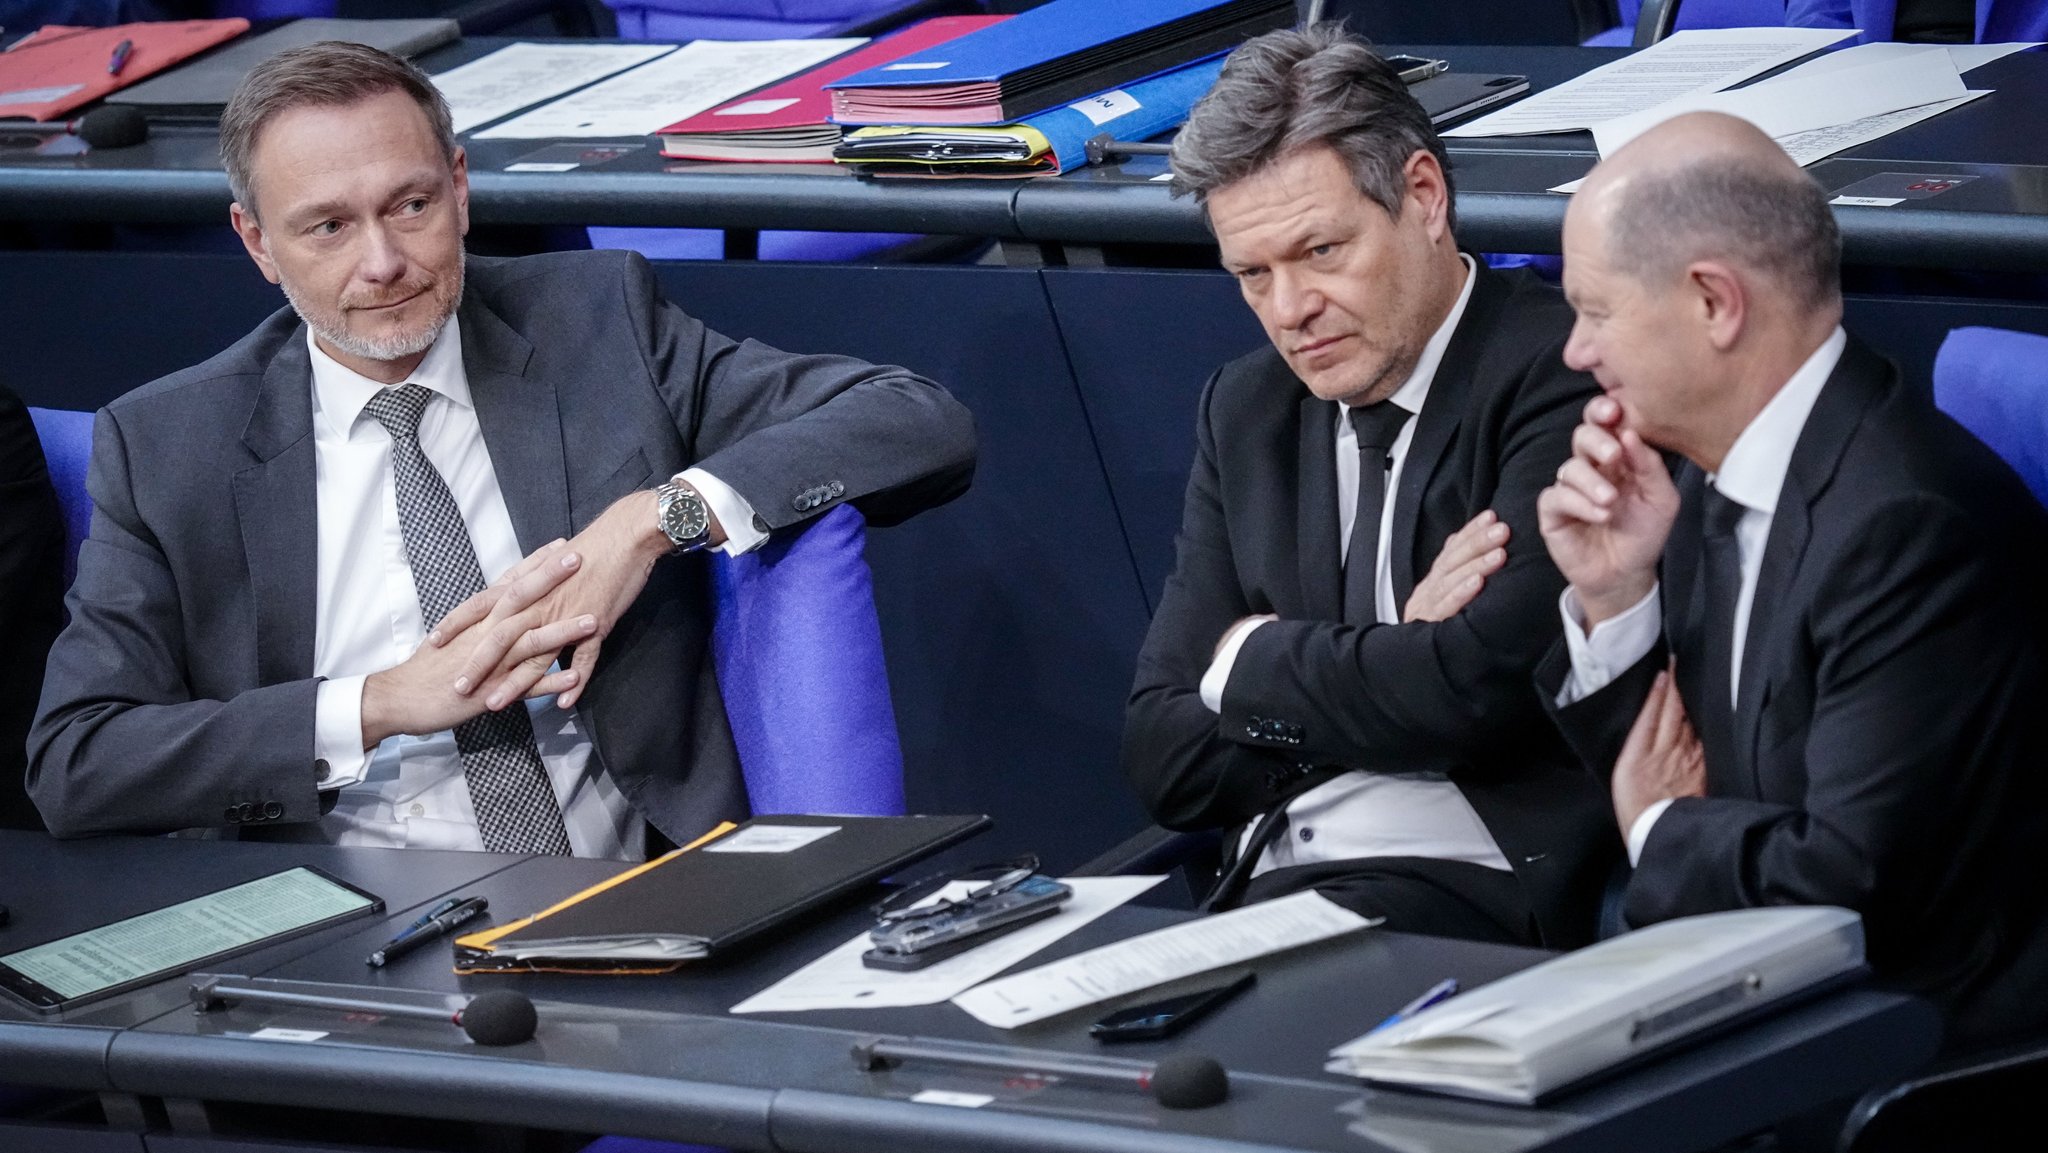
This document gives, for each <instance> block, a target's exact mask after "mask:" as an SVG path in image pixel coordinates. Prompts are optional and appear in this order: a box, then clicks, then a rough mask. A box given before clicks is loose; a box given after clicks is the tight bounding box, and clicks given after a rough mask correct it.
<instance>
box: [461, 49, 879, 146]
mask: <svg viewBox="0 0 2048 1153" xmlns="http://www.w3.org/2000/svg"><path fill="white" fill-rule="evenodd" d="M865 43H867V41H866V40H862V39H858V38H854V39H839V40H694V41H691V42H690V43H688V44H685V45H683V46H682V47H681V48H679V49H677V50H676V51H674V52H671V53H669V54H668V55H667V56H664V57H662V58H661V59H659V60H656V61H654V62H653V63H651V64H646V65H643V66H641V67H639V68H635V69H633V70H632V71H630V72H627V73H625V74H624V75H621V76H614V77H612V78H611V79H610V80H606V81H604V82H602V83H599V84H594V85H592V86H590V87H589V88H586V89H584V90H583V91H581V92H577V93H575V94H573V95H570V96H565V97H563V98H562V99H560V100H557V101H555V102H554V103H553V104H548V105H543V106H542V107H540V108H536V109H534V110H533V111H531V112H528V113H527V114H525V115H524V116H520V117H518V118H516V119H513V120H508V121H506V122H505V123H503V124H500V125H498V126H497V127H496V128H492V129H490V130H488V131H486V132H483V133H480V134H479V135H478V139H482V140H499V139H507V138H510V139H544V138H547V137H554V136H570V137H598V138H603V137H613V136H646V135H649V134H650V133H655V132H659V131H661V130H662V129H664V128H666V127H668V126H669V125H671V124H674V123H675V122H676V121H678V120H683V119H686V118H688V117H691V116H695V115H697V114H698V113H699V112H704V111H707V110H709V109H711V108H715V107H717V106H718V105H720V104H723V103H725V102H726V101H728V100H731V99H733V98H734V97H736V96H742V95H745V94H746V93H749V92H752V91H753V90H755V89H756V88H760V87H762V86H763V85H768V84H773V83H775V82H776V81H778V80H781V79H783V78H785V77H788V76H793V75H795V74H796V73H798V72H802V71H803V70H804V69H806V68H811V67H814V66H816V65H819V64H822V63H824V62H825V61H827V60H830V59H831V58H833V57H834V56H837V55H839V54H840V53H842V52H847V51H850V50H852V49H854V48H858V47H859V46H861V45H862V44H865Z"/></svg>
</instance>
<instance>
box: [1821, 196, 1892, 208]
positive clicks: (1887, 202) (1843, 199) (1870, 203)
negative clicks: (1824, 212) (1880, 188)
mask: <svg viewBox="0 0 2048 1153" xmlns="http://www.w3.org/2000/svg"><path fill="white" fill-rule="evenodd" d="M1905 202H1906V201H1905V198H1903V197H1899V196H1837V197H1835V198H1834V199H1833V200H1830V201H1828V203H1829V204H1849V205H1855V206H1857V207H1861V208H1890V207H1891V206H1892V205H1894V204H1904V203H1905Z"/></svg>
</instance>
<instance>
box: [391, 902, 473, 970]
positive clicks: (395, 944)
mask: <svg viewBox="0 0 2048 1153" xmlns="http://www.w3.org/2000/svg"><path fill="white" fill-rule="evenodd" d="M488 908H490V902H488V901H486V900H484V899H483V898H482V897H469V898H466V899H464V900H462V901H461V902H459V903H458V904H456V906H455V907H454V908H452V909H449V910H448V911H447V912H444V913H437V914H435V915H433V916H430V917H428V918H426V921H425V923H424V924H415V925H414V926H413V927H412V928H410V929H407V930H406V931H405V932H403V933H400V934H399V935H397V936H396V937H393V938H391V940H389V941H386V942H385V943H384V947H383V948H381V949H379V950H377V951H376V952H374V953H372V954H370V955H369V957H367V958H365V960H364V962H363V963H364V964H366V965H372V966H376V967H379V968H381V967H383V966H384V965H387V964H390V963H391V962H393V961H396V960H398V959H399V958H400V957H403V956H405V955H406V954H407V953H410V952H412V951H413V950H414V949H417V948H419V947H420V946H421V945H424V944H426V943H427V942H429V941H437V940H439V939H441V938H442V937H445V936H447V935H448V934H449V933H450V932H452V931H453V930H454V929H455V928H456V927H457V926H459V925H461V924H462V923H463V922H465V921H468V920H470V919H471V918H473V917H475V916H476V915H478V914H479V913H482V912H483V911H484V910H486V909H488Z"/></svg>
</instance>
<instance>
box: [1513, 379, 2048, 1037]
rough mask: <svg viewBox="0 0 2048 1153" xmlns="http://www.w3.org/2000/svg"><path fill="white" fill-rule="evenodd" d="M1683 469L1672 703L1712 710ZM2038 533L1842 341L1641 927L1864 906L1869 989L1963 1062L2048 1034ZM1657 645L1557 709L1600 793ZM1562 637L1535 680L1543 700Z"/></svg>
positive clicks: (1667, 618)
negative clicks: (1912, 1004) (1927, 1015)
mask: <svg viewBox="0 0 2048 1153" xmlns="http://www.w3.org/2000/svg"><path fill="white" fill-rule="evenodd" d="M1704 485H1705V477H1704V476H1703V475H1702V474H1701V472H1700V470H1699V469H1698V468H1696V467H1694V466H1692V465H1690V464H1687V465H1685V466H1683V467H1682V468H1681V470H1680V475H1679V492H1680V494H1681V504H1680V507H1679V512H1678V519H1677V522H1676V524H1675V525H1674V526H1673V528H1672V533H1671V539H1670V541H1669V542H1668V543H1667V544H1666V546H1665V550H1664V559H1663V572H1662V582H1663V583H1662V600H1663V606H1662V607H1663V612H1664V636H1665V638H1666V642H1667V643H1668V646H1669V650H1670V651H1674V652H1675V653H1676V654H1677V657H1678V685H1679V690H1680V692H1681V693H1682V694H1683V697H1684V700H1685V705H1686V710H1687V712H1688V713H1689V714H1690V715H1691V716H1693V717H1698V716H1700V715H1701V712H1702V709H1701V702H1702V701H1703V700H1704V694H1705V693H1708V692H1715V691H1718V692H1726V691H1728V689H1727V685H1726V684H1725V683H1724V684H1719V685H1715V684H1708V683H1705V682H1706V680H1707V679H1708V678H1706V677H1704V676H1703V675H1702V670H1701V668H1700V665H1701V664H1702V663H1703V661H1704V658H1703V657H1702V656H1701V655H1700V654H1701V652H1702V646H1703V645H1704V643H1705V638H1704V636H1703V627H1702V619H1703V614H1704V611H1705V610H1704V606H1703V600H1702V593H1701V590H1700V585H1701V581H1700V579H1699V576H1700V571H1701V570H1700V566H1701V563H1702V562H1701V551H1700V514H1699V502H1700V499H1701V494H1702V492H1703V489H1704ZM2044 588H2048V516H2044V514H2043V512H2042V509H2041V507H2040V506H2039V505H2038V504H2037V503H2036V502H2035V501H2034V499H2033V498H2032V497H2031V496H2030V495H2029V494H2028V493H2027V491H2026V489H2025V488H2024V487H2023V486H2022V485H2021V483H2020V481H2019V479H2018V478H2017V477H2015V476H2014V475H2013V474H2012V472H2011V470H2010V469H2008V468H2007V467H2006V466H2005V464H2004V463H2003V462H2002V461H2000V460H1999V459H1998V458H1997V457H1996V456H1994V455H1993V454H1992V453H1991V451H1990V450H1989V449H1987V448H1985V447H1984V446H1983V445H1982V444H1981V443H1979V442H1978V441H1977V440H1976V439H1975V438H1974V437H1972V436H1971V435H1970V434H1969V433H1968V432H1966V431H1964V430H1963V429H1962V428H1961V427H1960V426H1958V425H1957V424H1956V423H1955V422H1954V421H1952V420H1950V419H1949V418H1948V417H1947V416H1946V415H1945V414H1943V413H1941V412H1938V411H1937V410H1935V409H1934V408H1933V407H1932V406H1931V405H1929V404H1927V403H1926V402H1925V401H1924V400H1921V399H1919V398H1918V397H1916V395H1915V394H1914V391H1913V390H1912V389H1909V388H1907V387H1905V386H1904V385H1902V384H1901V382H1900V380H1899V378H1898V374H1897V372H1896V371H1895V370H1894V369H1893V368H1892V366H1891V365H1890V364H1888V363H1886V362H1885V361H1884V360H1883V359H1882V358H1880V357H1879V356H1878V355H1877V354H1875V353H1874V352H1872V351H1871V350H1870V349H1869V348H1868V347H1866V346H1865V345H1863V344H1862V343H1860V342H1858V341H1856V340H1854V339H1852V340H1851V341H1850V342H1849V346H1848V349H1847V350H1846V351H1845V352H1844V353H1843V355H1842V360H1841V363H1840V364H1839V365H1838V366H1837V367H1836V369H1835V372H1834V374H1833V375H1832V376H1831V377H1830V378H1829V379H1828V383H1827V384H1826V386H1825V387H1824V388H1823V389H1822V391H1821V394H1820V398H1819V400H1818V401H1817V402H1816V403H1815V405H1814V408H1813V412H1812V414H1811V415H1810V416H1809V417H1808V418H1807V422H1806V427H1805V429H1804V430H1803V431H1802V432H1801V434H1800V437H1799V442H1798V446H1797V448H1796V449H1795V450H1794V453H1793V456H1792V463H1791V470H1790V472H1789V473H1788V474H1787V476H1786V478H1785V487H1784V489H1783V491H1782V492H1781V494H1780V496H1779V498H1778V507H1777V511H1776V512H1775V514H1774V515H1773V517H1772V521H1771V528H1770V535H1769V538H1768V540H1767V541H1766V543H1765V546H1764V558H1763V566H1762V569H1761V571H1760V572H1759V575H1758V579H1757V588H1756V595H1755V600H1754V607H1753V608H1752V610H1751V615H1750V621H1749V629H1748V632H1747V634H1746V640H1745V642H1744V651H1743V660H1742V673H1741V688H1740V692H1739V693H1738V694H1737V712H1736V715H1735V723H1734V729H1735V742H1734V750H1733V753H1734V755H1733V756H1732V757H1724V758H1722V759H1721V760H1719V761H1715V760H1714V759H1712V758H1710V759H1709V762H1708V764H1707V796H1706V797H1704V798H1681V799H1680V800H1678V801H1675V802H1673V804H1672V805H1671V807H1670V808H1669V809H1667V810H1666V811H1665V813H1664V815H1663V816H1662V817H1661V818H1660V819H1659V820H1658V821H1657V824H1656V825H1655V827H1654V828H1653V829H1652V831H1651V833H1650V837H1649V840H1648V842H1647V843H1646V844H1645V846H1644V849H1643V854H1642V859H1641V861H1640V862H1639V863H1638V866H1637V868H1636V870H1635V873H1634V876H1633V877H1632V879H1631V880H1630V882H1629V886H1628V894H1627V903H1626V906H1625V913H1626V916H1627V918H1628V920H1629V921H1630V923H1632V924H1637V925H1641V924H1647V923H1650V922H1654V921H1661V920H1665V919H1667V918H1671V917H1679V916H1685V915H1687V914H1691V913H1705V912H1712V911H1716V910H1721V909H1738V908H1746V907H1751V906H1757V905H1781V904H1821V905H1842V906H1846V907H1848V908H1851V909H1855V910H1857V911H1858V912H1860V913H1862V914H1863V918H1864V926H1865V931H1866V933H1867V942H1868V952H1869V957H1870V960H1871V963H1872V964H1873V966H1874V967H1875V968H1876V969H1877V970H1878V972H1879V974H1880V975H1881V976H1885V977H1888V978H1889V979H1891V980H1892V981H1894V982H1896V983H1897V984H1899V985H1901V986H1903V987H1906V988H1909V989H1913V990H1917V991H1920V992H1924V993H1927V994H1928V995H1930V996H1931V997H1933V998H1934V999H1935V1000H1937V1001H1938V1002H1940V1003H1941V1004H1942V1005H1943V1006H1944V1007H1945V1008H1947V1010H1948V1011H1949V1013H1950V1015H1951V1021H1952V1037H1951V1040H1952V1042H1955V1043H1959V1044H1965V1045H1967V1044H1970V1043H1972V1042H1975V1041H1983V1040H1987V1039H1990V1038H1993V1037H1995V1036H1997V1035H1999V1034H2001V1033H2007V1032H2014V1031H2020V1032H2023V1031H2026V1030H2029V1029H2039V1028H2040V1027H2042V1026H2043V1025H2044V1024H2048V922H2044V920H2043V902H2042V899H2041V893H2042V892H2043V888H2042V886H2040V885H2039V884H2036V883H2034V882H2033V881H2032V880H2031V879H2030V878H2032V877H2033V876H2034V875H2036V874H2037V873H2038V872H2039V868H2040V865H2039V861H2040V853H2041V849H2042V846H2043V845H2044V844H2048V820H2044V808H2043V803H2042V802H2043V789H2042V785H2041V781H2042V769H2043V767H2044V764H2048V725H2044V722H2043V718H2044V715H2048V710H2044V708H2043V706H2044V703H2048V680H2044V672H2043V663H2042V662H2043V658H2042V650H2041V641H2042V638H2043V636H2044V629H2043V627H2042V622H2043V611H2042V607H2041V606H2042V590H2043V589H2044ZM1666 651H1667V650H1666V648H1665V646H1664V645H1660V646H1659V647H1658V649H1657V650H1656V651H1654V652H1652V653H1651V654H1650V655H1648V656H1647V657H1645V658H1644V659H1643V660H1642V661H1641V662H1639V663H1638V664H1637V665H1636V666H1635V667H1634V668H1632V669H1630V670H1629V671H1628V672H1626V673H1624V674H1623V675H1622V676H1620V677H1618V678H1617V679H1616V680H1615V681H1614V682H1613V683H1612V684H1610V685H1609V686H1607V687H1606V688H1605V689H1603V690H1601V691H1600V692H1598V693H1595V694H1594V695H1592V696H1591V697H1588V698H1586V699H1585V700H1583V701H1579V702H1577V703H1575V704H1573V705H1571V706H1570V707H1567V708H1565V709H1563V710H1557V711H1556V716H1557V721H1558V723H1559V725H1560V727H1561V728H1562V729H1563V731H1564V733H1565V735H1566V737H1567V738H1568V739H1569V740H1570V741H1571V743H1572V745H1573V746H1574V747H1575V748H1576V749H1577V750H1578V751H1579V753H1580V755H1581V756H1582V758H1583V759H1584V761H1585V764H1586V765H1587V766H1588V767H1589V768H1591V769H1593V770H1594V771H1595V772H1596V774H1597V775H1599V776H1601V777H1603V778H1604V777H1605V776H1606V774H1608V773H1610V772H1611V771H1612V769H1613V765H1614V761H1615V758H1616V756H1617V755H1618V754H1619V752H1620V749H1621V743H1622V740H1623V738H1624V737H1625V736H1626V734H1627V731H1628V727H1629V724H1630V722H1632V721H1633V720H1634V718H1635V715H1636V713H1637V711H1638V710H1639V708H1640V706H1641V703H1642V701H1643V699H1644V696H1645V695H1646V694H1647V693H1648V691H1649V685H1650V682H1651V681H1652V680H1653V679H1654V677H1655V675H1656V672H1657V670H1658V669H1659V668H1661V667H1662V666H1663V663H1664V660H1665V657H1666ZM1569 667H1570V658H1569V657H1568V656H1567V655H1566V654H1565V652H1564V649H1563V645H1562V644H1561V643H1560V644H1559V646H1558V647H1557V649H1556V650H1555V651H1553V652H1552V653H1551V654H1550V655H1549V656H1548V657H1547V658H1546V659H1545V662H1544V665H1543V667H1542V668H1541V669H1540V670H1539V672H1538V688H1539V691H1540V693H1541V696H1542V699H1543V700H1545V701H1555V699H1556V695H1557V691H1558V689H1559V688H1560V686H1561V685H1562V684H1563V681H1564V677H1565V676H1566V675H1567V673H1568V671H1569Z"/></svg>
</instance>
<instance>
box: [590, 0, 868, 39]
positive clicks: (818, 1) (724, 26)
mask: <svg viewBox="0 0 2048 1153" xmlns="http://www.w3.org/2000/svg"><path fill="white" fill-rule="evenodd" d="M605 3H606V4H607V5H609V6H610V7H611V9H612V12H613V14H614V15H616V16H617V17H618V19H619V35H621V36H623V37H625V38H626V39H628V40H802V39H807V38H809V37H812V36H819V35H823V34H825V33H829V32H832V31H834V30H836V29H838V28H841V27H844V26H846V25H848V24H852V23H855V22H857V21H861V20H865V19H867V18H868V17H870V16H877V15H880V14H882V13H885V12H888V11H890V10H892V9H896V8H903V7H906V6H907V5H908V0H605Z"/></svg>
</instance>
